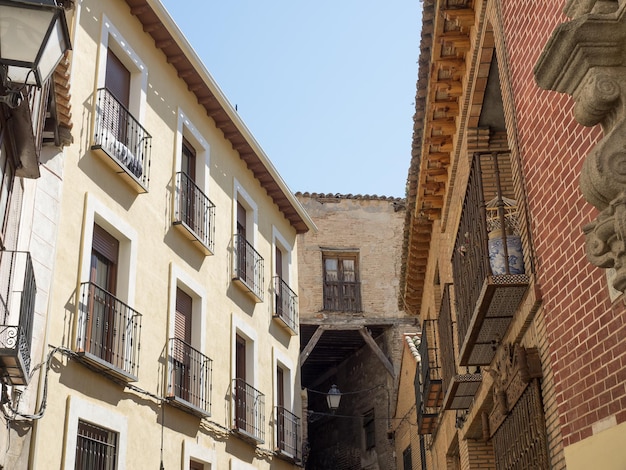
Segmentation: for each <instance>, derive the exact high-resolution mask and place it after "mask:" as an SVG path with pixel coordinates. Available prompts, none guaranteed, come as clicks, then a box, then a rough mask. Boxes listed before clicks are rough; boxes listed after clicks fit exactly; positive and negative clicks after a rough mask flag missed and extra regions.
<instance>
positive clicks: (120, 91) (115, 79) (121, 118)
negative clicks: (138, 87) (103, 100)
mask: <svg viewBox="0 0 626 470" xmlns="http://www.w3.org/2000/svg"><path fill="white" fill-rule="evenodd" d="M104 86H105V88H106V89H107V90H109V92H110V93H111V94H112V95H113V97H114V98H115V99H117V101H119V103H120V104H121V105H122V106H121V107H120V106H118V107H117V108H118V109H116V111H117V112H116V113H113V115H112V116H111V122H107V123H105V127H106V128H107V129H109V130H110V131H111V132H113V135H114V136H115V137H116V138H117V140H118V141H119V142H121V143H123V144H126V143H127V134H128V121H127V119H128V108H129V105H130V71H129V70H128V69H127V68H126V67H125V66H124V64H123V63H122V61H121V60H120V59H119V58H118V57H117V56H116V55H115V53H114V52H113V51H112V50H111V49H109V50H108V51H107V65H106V72H105V77H104Z"/></svg>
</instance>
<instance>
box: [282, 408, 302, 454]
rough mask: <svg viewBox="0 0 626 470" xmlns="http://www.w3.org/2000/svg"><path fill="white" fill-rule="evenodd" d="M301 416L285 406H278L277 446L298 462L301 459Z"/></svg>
mask: <svg viewBox="0 0 626 470" xmlns="http://www.w3.org/2000/svg"><path fill="white" fill-rule="evenodd" d="M299 442H300V418H299V417H298V416H296V415H295V414H293V413H291V412H290V411H288V410H287V409H286V408H285V407H283V406H277V407H276V447H277V448H278V451H279V452H280V453H281V454H283V455H286V456H288V457H291V458H293V459H294V460H295V461H296V462H298V461H300V457H301V456H300V450H299V445H298V444H299Z"/></svg>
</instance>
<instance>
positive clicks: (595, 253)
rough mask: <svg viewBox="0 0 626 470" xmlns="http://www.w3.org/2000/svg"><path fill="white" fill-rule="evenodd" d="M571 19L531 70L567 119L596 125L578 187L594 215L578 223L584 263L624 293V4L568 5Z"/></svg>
mask: <svg viewBox="0 0 626 470" xmlns="http://www.w3.org/2000/svg"><path fill="white" fill-rule="evenodd" d="M564 11H565V13H566V14H567V15H568V16H570V17H571V18H572V20H571V21H569V22H567V23H563V24H561V25H559V26H558V27H557V28H556V29H555V30H554V32H553V34H552V37H551V38H550V40H549V41H548V43H547V45H546V47H545V49H544V51H543V53H542V55H541V57H540V58H539V61H538V62H537V64H536V66H535V78H536V80H537V83H538V84H539V86H541V87H542V88H545V89H547V90H554V91H558V92H561V93H567V94H569V95H571V96H572V97H573V98H574V100H575V101H576V107H575V110H574V116H575V118H576V120H577V121H578V122H580V123H581V124H583V125H585V126H595V125H597V124H600V125H601V126H602V130H603V132H604V136H603V138H602V140H601V141H600V142H599V143H598V144H597V145H596V146H595V147H594V148H593V149H592V151H591V152H590V154H589V155H588V156H587V157H586V159H585V161H584V162H583V167H582V170H581V175H580V189H581V191H582V194H583V196H584V197H585V199H586V200H587V201H588V202H589V203H591V204H593V205H594V206H595V207H596V208H597V209H598V210H599V211H600V214H599V216H598V218H597V219H596V220H595V221H593V222H591V223H589V224H587V225H585V227H583V231H584V233H585V236H586V251H587V258H588V259H589V261H590V262H591V263H592V264H594V265H595V266H598V267H601V268H615V270H616V276H615V278H614V281H613V286H614V287H615V289H617V290H619V291H620V292H625V291H626V253H625V250H624V242H623V241H622V240H624V239H625V238H624V237H625V236H626V207H624V206H625V203H626V2H624V1H617V0H570V1H569V2H568V3H567V5H566V7H565V10H564Z"/></svg>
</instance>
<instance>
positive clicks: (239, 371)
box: [235, 335, 246, 381]
mask: <svg viewBox="0 0 626 470" xmlns="http://www.w3.org/2000/svg"><path fill="white" fill-rule="evenodd" d="M236 342H237V344H236V349H235V376H236V377H237V378H238V379H243V380H244V381H245V380H246V340H245V339H243V338H242V337H241V336H239V335H237V339H236Z"/></svg>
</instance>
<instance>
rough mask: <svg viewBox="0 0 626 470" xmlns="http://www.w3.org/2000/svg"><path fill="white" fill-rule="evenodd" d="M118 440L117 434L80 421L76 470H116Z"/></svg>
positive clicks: (77, 437)
mask: <svg viewBox="0 0 626 470" xmlns="http://www.w3.org/2000/svg"><path fill="white" fill-rule="evenodd" d="M117 440H118V435H117V433H116V432H114V431H110V430H108V429H105V428H101V427H99V426H96V425H95V424H91V423H88V422H87V421H83V420H79V421H78V432H77V436H76V457H75V464H74V468H75V470H92V469H102V470H115V469H116V468H117Z"/></svg>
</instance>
